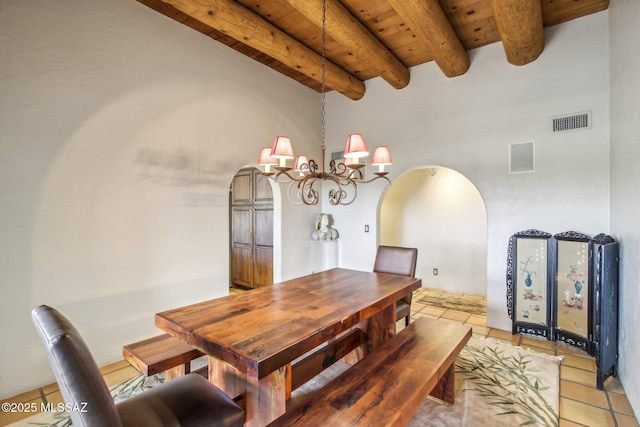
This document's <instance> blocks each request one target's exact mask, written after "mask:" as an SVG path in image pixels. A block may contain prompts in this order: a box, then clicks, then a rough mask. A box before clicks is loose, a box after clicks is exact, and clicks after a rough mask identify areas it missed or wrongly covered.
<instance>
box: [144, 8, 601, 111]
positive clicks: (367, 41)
mask: <svg viewBox="0 0 640 427" xmlns="http://www.w3.org/2000/svg"><path fill="white" fill-rule="evenodd" d="M138 1H139V2H140V3H143V4H145V5H147V6H148V7H150V8H152V9H154V10H156V11H158V12H160V13H162V14H163V15H166V16H168V17H170V18H172V19H174V20H176V21H178V22H181V23H182V24H184V25H187V26H189V27H191V28H193V29H195V30H197V31H199V32H201V33H203V34H205V35H207V36H209V37H211V38H212V39H214V40H217V41H218V42H220V43H224V44H225V45H227V46H229V47H231V48H233V49H235V50H236V51H238V52H240V53H242V54H244V55H246V56H248V57H250V58H252V59H254V60H256V61H258V62H261V63H262V64H264V65H267V66H269V67H271V68H273V69H274V70H276V71H278V72H280V73H282V74H284V75H286V76H288V77H290V78H292V79H294V80H296V81H298V82H300V83H301V84H303V85H305V86H308V87H310V88H312V89H314V90H316V91H319V92H320V91H321V90H322V84H321V82H322V71H321V70H322V68H321V67H322V54H321V53H322V0H237V1H234V0H138ZM608 7H609V0H326V43H325V46H326V48H325V51H326V71H325V90H326V91H330V90H335V91H338V92H340V93H342V94H344V95H345V96H347V97H349V98H351V99H354V100H357V99H360V98H362V97H363V96H364V93H365V85H364V82H365V81H366V80H369V79H371V78H374V77H382V78H383V79H384V80H385V81H387V82H388V83H389V84H390V85H391V86H393V87H394V88H396V89H401V88H404V87H406V86H407V85H408V84H409V81H410V70H409V69H410V67H412V66H414V65H419V64H423V63H426V62H429V61H435V63H436V64H437V65H438V67H439V68H440V69H441V70H442V72H443V74H444V75H446V76H448V77H456V76H459V75H461V74H464V73H465V72H466V71H467V70H468V69H469V67H470V66H471V65H472V64H470V60H469V54H468V51H469V50H471V49H475V48H478V47H480V46H485V45H488V44H490V43H495V42H499V41H501V42H502V44H503V47H504V50H505V60H507V61H509V63H511V64H514V65H526V64H528V63H530V62H532V61H534V60H536V58H538V56H539V55H540V54H541V53H542V51H543V50H544V33H543V28H544V27H548V26H552V25H558V24H560V23H562V22H566V21H569V20H572V19H576V18H579V17H582V16H585V15H589V14H592V13H596V12H599V11H602V10H606V9H607V8H608Z"/></svg>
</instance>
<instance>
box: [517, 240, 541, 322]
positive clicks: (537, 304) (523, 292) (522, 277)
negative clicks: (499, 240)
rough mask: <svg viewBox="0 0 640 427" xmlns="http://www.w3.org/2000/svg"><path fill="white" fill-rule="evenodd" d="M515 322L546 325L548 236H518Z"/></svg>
mask: <svg viewBox="0 0 640 427" xmlns="http://www.w3.org/2000/svg"><path fill="white" fill-rule="evenodd" d="M516 254H517V265H516V266H515V267H516V269H517V274H516V286H515V289H516V290H517V291H516V295H515V298H516V304H515V306H516V310H517V312H516V313H515V317H516V321H518V322H527V323H535V324H540V325H546V324H547V305H548V301H547V299H548V295H547V239H517V247H516Z"/></svg>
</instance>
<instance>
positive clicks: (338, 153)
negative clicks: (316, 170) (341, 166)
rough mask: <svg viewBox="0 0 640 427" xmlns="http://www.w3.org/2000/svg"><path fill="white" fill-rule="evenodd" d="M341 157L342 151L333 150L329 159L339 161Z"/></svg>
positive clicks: (342, 157) (342, 156)
mask: <svg viewBox="0 0 640 427" xmlns="http://www.w3.org/2000/svg"><path fill="white" fill-rule="evenodd" d="M342 159H344V151H334V152H332V153H331V158H330V159H329V161H331V160H335V161H336V162H339V161H340V160H342Z"/></svg>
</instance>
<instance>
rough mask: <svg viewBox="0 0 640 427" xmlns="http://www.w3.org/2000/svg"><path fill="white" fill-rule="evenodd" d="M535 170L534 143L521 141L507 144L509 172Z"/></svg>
mask: <svg viewBox="0 0 640 427" xmlns="http://www.w3.org/2000/svg"><path fill="white" fill-rule="evenodd" d="M534 171H535V144H534V142H533V141H531V142H521V143H516V144H509V173H523V172H534Z"/></svg>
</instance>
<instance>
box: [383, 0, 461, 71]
mask: <svg viewBox="0 0 640 427" xmlns="http://www.w3.org/2000/svg"><path fill="white" fill-rule="evenodd" d="M388 1H389V4H390V5H391V7H393V9H394V10H395V11H396V12H397V13H398V15H400V17H401V18H402V19H404V21H405V22H406V23H407V24H408V25H409V28H411V31H413V33H414V34H415V35H416V37H419V38H420V39H422V40H423V41H425V42H426V43H428V44H429V47H430V49H431V53H432V54H433V58H434V61H435V62H436V64H438V67H440V69H441V70H442V72H443V73H444V74H445V75H446V76H447V77H455V76H459V75H462V74H464V73H466V72H467V70H468V69H469V64H470V60H469V55H468V54H467V51H466V50H465V49H464V46H462V42H460V39H459V38H458V36H457V34H456V32H455V31H454V30H453V27H452V26H451V23H449V20H448V19H447V16H446V15H445V13H444V11H443V10H442V8H441V7H440V3H439V2H438V0H388Z"/></svg>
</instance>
